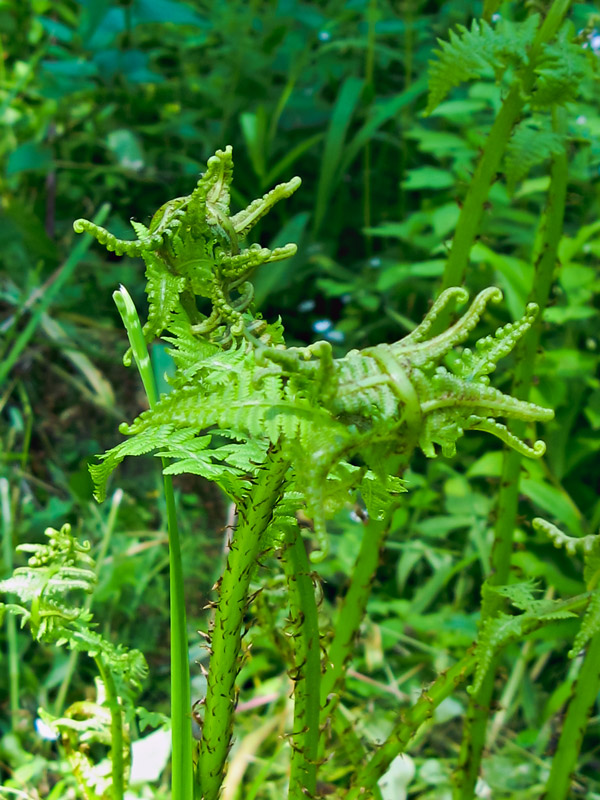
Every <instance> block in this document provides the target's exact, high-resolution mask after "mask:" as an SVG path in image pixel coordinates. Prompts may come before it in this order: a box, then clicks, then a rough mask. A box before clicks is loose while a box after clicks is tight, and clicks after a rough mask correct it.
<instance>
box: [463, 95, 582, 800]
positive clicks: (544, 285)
mask: <svg viewBox="0 0 600 800" xmlns="http://www.w3.org/2000/svg"><path fill="white" fill-rule="evenodd" d="M553 123H554V129H555V131H557V132H559V133H561V132H564V130H565V126H566V112H565V110H564V109H557V110H556V111H555V112H554V115H553ZM567 175H568V165H567V156H566V153H565V152H562V153H560V154H559V155H556V156H555V158H554V160H553V163H552V169H551V184H550V192H549V195H548V203H547V207H546V212H545V219H544V223H543V225H542V231H541V236H540V242H541V244H540V245H539V255H538V258H537V262H536V270H535V277H534V281H533V286H532V289H531V292H530V295H529V301H531V302H534V303H537V305H538V306H539V307H540V309H541V310H543V309H544V308H545V307H546V304H547V302H548V297H549V295H550V289H551V287H552V280H553V277H554V270H555V267H556V263H557V250H558V243H559V241H560V238H561V235H562V229H563V218H564V211H565V199H566V189H567ZM540 329H541V323H540V320H539V319H538V321H537V323H536V324H535V325H534V326H533V328H532V330H531V331H529V333H528V335H527V336H525V337H524V338H523V339H521V341H520V342H519V344H518V345H517V348H516V350H515V357H516V367H515V374H514V379H513V388H512V395H513V396H514V397H516V398H518V399H520V400H527V398H528V397H529V390H530V387H531V383H532V378H533V372H534V366H535V356H536V352H537V349H538V346H539V341H540ZM511 431H512V433H514V434H515V435H516V436H519V437H522V436H523V434H524V432H525V423H523V422H519V421H517V422H514V423H513V424H512V425H511ZM520 469H521V455H520V454H519V453H518V452H517V451H515V450H505V452H504V459H503V465H502V478H501V483H500V492H499V495H498V509H497V521H496V527H495V532H494V544H493V547H492V555H491V571H490V577H489V579H488V583H489V584H490V585H491V586H501V585H504V584H506V583H507V582H508V579H509V575H510V565H511V557H512V549H513V535H514V529H515V521H516V516H517V509H518V498H519V479H520ZM485 597H486V600H484V602H483V604H482V607H481V625H482V626H483V625H484V624H485V622H486V621H487V620H488V619H490V618H491V617H493V616H495V615H496V614H498V613H499V612H500V610H501V609H502V607H503V598H502V597H501V595H499V594H498V593H496V592H488V593H487V594H486V595H485ZM496 667H497V662H496V660H495V659H492V662H491V663H490V667H489V669H488V672H487V675H486V676H485V678H484V680H483V682H482V685H481V687H480V689H479V690H478V691H477V692H474V693H473V695H472V696H471V698H470V702H469V707H468V709H467V715H466V719H465V726H464V731H463V740H462V745H461V750H460V756H459V762H458V766H457V771H456V774H455V787H456V788H455V791H454V800H471V798H473V796H474V791H475V784H476V782H477V777H478V775H479V768H480V764H481V757H482V752H483V747H484V743H485V731H486V726H487V720H488V716H489V711H490V702H491V698H492V694H493V691H494V683H495V675H496Z"/></svg>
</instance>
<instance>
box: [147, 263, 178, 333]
mask: <svg viewBox="0 0 600 800" xmlns="http://www.w3.org/2000/svg"><path fill="white" fill-rule="evenodd" d="M142 255H143V259H144V262H145V264H146V279H147V283H146V294H147V295H148V319H147V321H146V324H145V325H144V337H145V339H146V341H147V342H151V341H152V340H153V339H154V338H155V337H157V336H160V334H161V333H162V332H163V331H164V330H165V329H166V328H168V327H169V323H170V322H171V318H172V316H173V314H174V313H175V311H176V310H177V309H178V308H179V295H180V294H181V292H182V291H183V289H184V287H185V282H186V281H185V278H184V277H182V276H180V275H175V274H173V272H171V271H170V270H168V269H167V266H166V264H165V262H164V261H163V260H162V259H161V258H159V257H158V256H157V255H155V254H154V253H152V252H144V253H143V254H142Z"/></svg>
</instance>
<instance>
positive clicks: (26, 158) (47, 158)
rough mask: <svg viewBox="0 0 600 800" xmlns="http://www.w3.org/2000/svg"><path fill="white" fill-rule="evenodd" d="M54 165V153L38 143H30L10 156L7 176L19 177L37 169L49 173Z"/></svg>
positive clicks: (20, 147)
mask: <svg viewBox="0 0 600 800" xmlns="http://www.w3.org/2000/svg"><path fill="white" fill-rule="evenodd" d="M51 164H52V151H51V150H50V148H49V147H44V145H41V144H39V143H38V142H34V141H30V142H25V143H24V144H22V145H20V146H19V147H17V149H16V150H13V151H12V153H11V154H10V155H9V156H8V163H7V165H6V174H7V175H18V174H19V173H21V172H31V171H33V170H36V169H42V170H45V171H47V170H48V169H49V168H50V166H51Z"/></svg>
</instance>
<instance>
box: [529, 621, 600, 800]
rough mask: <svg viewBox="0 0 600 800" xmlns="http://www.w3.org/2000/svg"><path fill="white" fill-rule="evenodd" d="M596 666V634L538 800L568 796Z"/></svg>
mask: <svg viewBox="0 0 600 800" xmlns="http://www.w3.org/2000/svg"><path fill="white" fill-rule="evenodd" d="M599 664H600V633H597V634H596V635H595V636H593V637H592V639H591V640H590V644H589V647H588V649H587V653H586V654H585V658H584V660H583V664H582V666H581V671H580V672H579V676H578V678H577V682H576V684H575V688H574V691H573V696H572V699H571V702H570V703H569V709H568V711H567V716H566V717H565V721H564V724H563V728H562V731H561V734H560V739H559V741H558V748H557V750H556V753H555V754H554V758H553V759H552V768H551V770H550V775H549V777H548V783H547V784H546V792H545V794H544V795H543V797H542V800H567V798H568V797H570V789H571V776H572V774H573V772H574V770H575V766H576V764H577V758H578V756H579V751H580V749H581V743H582V742H583V735H584V733H585V729H586V724H587V719H588V717H589V714H590V711H591V709H592V708H593V706H594V703H595V702H596V698H597V697H598V692H599V691H600V670H599V669H598V665H599Z"/></svg>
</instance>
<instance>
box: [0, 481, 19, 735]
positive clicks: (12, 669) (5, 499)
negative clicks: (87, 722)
mask: <svg viewBox="0 0 600 800" xmlns="http://www.w3.org/2000/svg"><path fill="white" fill-rule="evenodd" d="M0 509H1V510H2V550H3V559H4V567H5V569H6V573H7V575H12V571H13V524H12V509H11V504H10V485H9V483H8V481H7V479H6V478H0ZM4 624H5V627H6V645H7V649H8V685H9V708H10V726H11V728H12V730H15V729H16V726H17V717H18V714H19V650H18V645H17V620H16V619H15V616H14V614H7V615H6V620H5V623H4Z"/></svg>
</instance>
